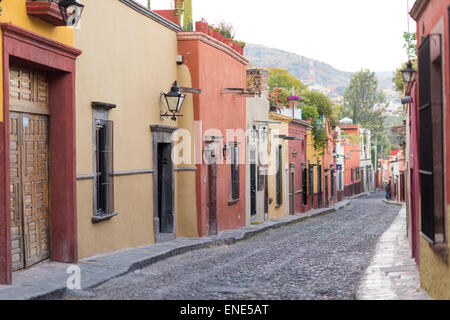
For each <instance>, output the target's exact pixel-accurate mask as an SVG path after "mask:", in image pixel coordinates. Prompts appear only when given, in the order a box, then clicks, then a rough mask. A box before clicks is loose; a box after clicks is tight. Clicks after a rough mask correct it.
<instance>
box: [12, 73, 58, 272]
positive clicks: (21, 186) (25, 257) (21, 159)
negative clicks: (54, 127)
mask: <svg viewBox="0 0 450 320" xmlns="http://www.w3.org/2000/svg"><path fill="white" fill-rule="evenodd" d="M9 80H10V90H9V101H10V105H9V109H10V118H9V124H10V178H11V183H10V197H11V198H10V199H11V209H10V214H11V255H12V269H13V270H19V269H22V268H25V267H28V266H31V265H33V264H36V263H38V262H40V261H42V260H45V259H47V258H48V257H49V256H50V249H49V248H50V245H49V212H50V201H49V138H48V127H49V119H48V114H49V109H48V81H47V77H46V75H45V74H44V73H42V72H38V71H31V70H26V69H20V68H14V67H11V69H10V79H9Z"/></svg>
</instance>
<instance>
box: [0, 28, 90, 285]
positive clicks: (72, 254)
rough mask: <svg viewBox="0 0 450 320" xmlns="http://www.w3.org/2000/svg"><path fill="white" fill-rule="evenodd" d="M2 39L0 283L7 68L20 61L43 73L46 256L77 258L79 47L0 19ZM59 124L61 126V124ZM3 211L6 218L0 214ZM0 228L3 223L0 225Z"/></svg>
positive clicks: (1, 274)
mask: <svg viewBox="0 0 450 320" xmlns="http://www.w3.org/2000/svg"><path fill="white" fill-rule="evenodd" d="M0 28H1V30H2V38H3V52H2V55H3V74H2V76H3V92H4V95H3V105H4V108H3V113H4V123H3V125H2V126H1V127H0V130H1V131H2V132H1V133H0V151H3V152H1V153H0V154H2V155H4V156H5V159H2V160H4V165H3V166H1V167H0V221H1V222H2V223H1V224H0V238H1V239H0V284H11V281H12V271H11V244H10V242H11V238H10V230H8V229H9V228H10V214H9V212H10V189H9V184H10V172H9V170H10V163H9V94H8V93H9V72H10V64H11V63H14V62H16V60H19V59H20V61H25V62H27V63H28V64H31V65H32V66H34V67H35V68H37V69H39V68H44V69H46V70H52V72H50V73H49V92H50V96H49V107H50V130H49V138H50V150H52V151H51V153H50V163H51V164H50V172H49V175H50V201H51V209H50V210H51V212H50V221H51V223H50V226H51V227H50V237H51V241H50V247H51V248H50V255H51V260H52V261H56V262H64V263H73V262H76V261H77V260H78V243H77V201H76V150H75V145H76V143H75V140H76V128H75V116H76V115H75V68H76V58H77V56H78V55H80V54H81V51H80V50H78V49H75V48H72V47H70V46H67V45H64V44H62V43H59V42H56V41H54V40H52V39H49V38H45V37H43V36H41V35H38V34H36V33H34V32H30V31H27V30H25V29H23V28H20V27H17V26H15V25H13V24H11V23H1V24H0ZM61 124H64V125H61ZM5 215H6V217H5ZM2 227H6V230H5V229H2Z"/></svg>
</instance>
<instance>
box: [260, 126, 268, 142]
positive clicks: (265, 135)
mask: <svg viewBox="0 0 450 320" xmlns="http://www.w3.org/2000/svg"><path fill="white" fill-rule="evenodd" d="M268 135H269V132H268V131H267V128H266V127H264V128H263V129H262V130H261V139H262V141H263V142H266V140H267V136H268Z"/></svg>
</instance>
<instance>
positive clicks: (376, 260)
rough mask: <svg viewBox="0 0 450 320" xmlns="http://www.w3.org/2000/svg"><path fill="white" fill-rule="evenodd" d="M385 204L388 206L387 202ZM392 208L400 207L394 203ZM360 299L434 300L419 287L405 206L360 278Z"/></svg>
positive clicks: (358, 297) (379, 242) (385, 234)
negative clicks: (394, 206) (407, 230)
mask: <svg viewBox="0 0 450 320" xmlns="http://www.w3.org/2000/svg"><path fill="white" fill-rule="evenodd" d="M385 202H386V203H389V202H387V201H385ZM390 204H392V205H398V204H397V203H393V202H391V203H390ZM356 298H357V299H358V300H432V299H431V297H430V296H429V295H428V293H427V292H426V291H425V290H423V289H421V288H420V276H419V270H418V268H417V266H416V263H415V260H414V259H413V258H412V257H411V249H410V245H409V241H408V238H407V235H406V208H405V206H402V208H401V210H400V212H399V214H398V216H397V218H396V219H395V220H394V222H393V224H392V225H391V227H390V228H389V229H388V230H387V231H386V232H385V233H384V234H383V235H382V237H381V238H380V240H379V241H378V244H377V246H376V249H375V255H374V257H373V258H372V262H371V264H370V266H369V267H368V268H367V270H366V272H365V274H364V275H363V276H362V277H361V280H360V285H359V287H358V291H357V294H356Z"/></svg>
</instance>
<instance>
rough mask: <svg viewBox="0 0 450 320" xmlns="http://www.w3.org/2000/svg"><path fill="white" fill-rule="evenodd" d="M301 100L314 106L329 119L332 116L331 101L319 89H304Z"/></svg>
mask: <svg viewBox="0 0 450 320" xmlns="http://www.w3.org/2000/svg"><path fill="white" fill-rule="evenodd" d="M303 101H304V103H305V104H306V105H310V106H316V107H317V112H319V114H322V115H324V116H325V117H326V118H328V119H330V118H331V117H332V116H333V103H332V102H331V100H330V98H328V97H327V96H326V95H325V94H323V93H322V92H319V91H309V90H308V91H306V92H305V93H304V94H303Z"/></svg>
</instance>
